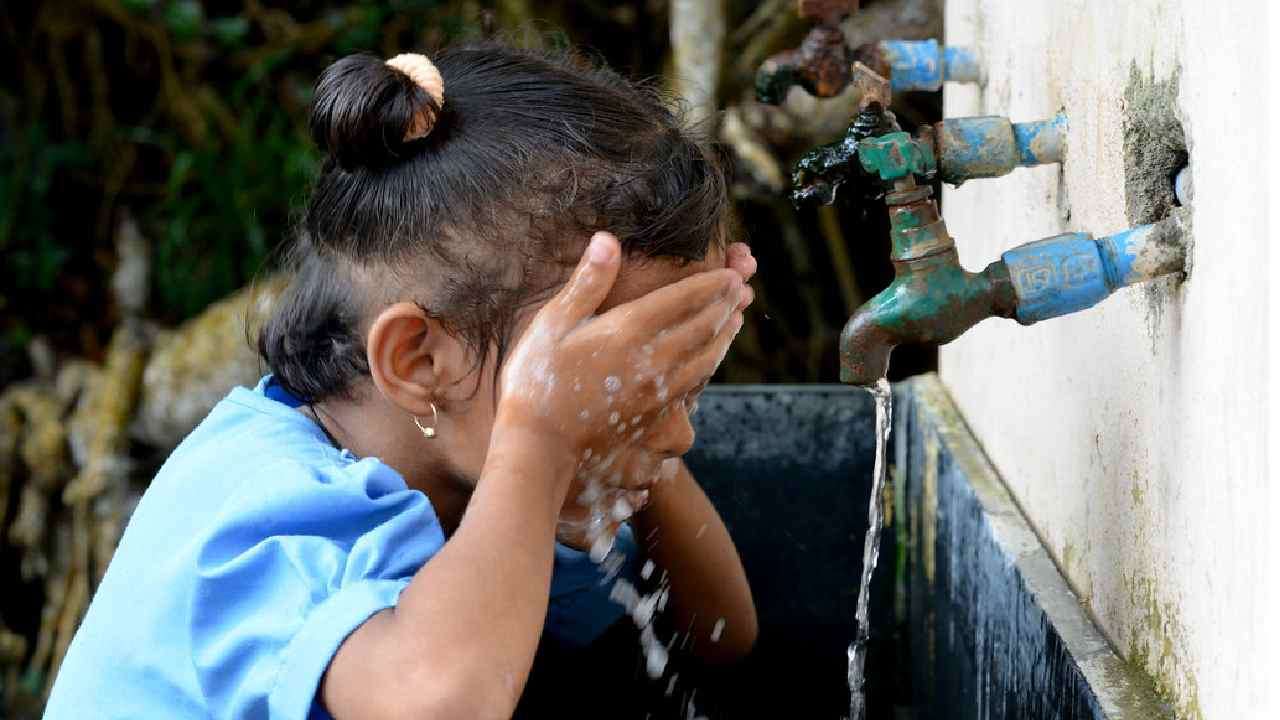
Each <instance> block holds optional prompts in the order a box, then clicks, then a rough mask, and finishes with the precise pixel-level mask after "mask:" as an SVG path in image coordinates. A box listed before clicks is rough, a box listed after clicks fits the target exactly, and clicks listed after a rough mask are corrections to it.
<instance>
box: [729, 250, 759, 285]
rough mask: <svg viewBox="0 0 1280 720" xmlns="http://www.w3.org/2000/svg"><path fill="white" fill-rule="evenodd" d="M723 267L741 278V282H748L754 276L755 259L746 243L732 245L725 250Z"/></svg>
mask: <svg viewBox="0 0 1280 720" xmlns="http://www.w3.org/2000/svg"><path fill="white" fill-rule="evenodd" d="M725 267H727V268H729V269H730V270H733V271H734V272H737V273H738V274H739V275H741V276H742V281H743V282H747V281H749V280H750V279H751V278H752V276H754V275H755V274H756V267H757V263H756V259H755V257H754V256H752V254H751V248H749V247H747V244H746V243H734V244H732V245H730V246H729V247H728V248H727V249H726V250H725Z"/></svg>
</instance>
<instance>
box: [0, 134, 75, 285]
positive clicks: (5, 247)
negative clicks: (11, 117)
mask: <svg viewBox="0 0 1280 720" xmlns="http://www.w3.org/2000/svg"><path fill="white" fill-rule="evenodd" d="M15 135H17V137H16V138H14V140H16V142H0V253H2V254H3V255H4V257H5V263H4V264H3V268H2V269H0V278H3V280H4V282H3V284H2V286H3V288H5V289H4V290H0V307H2V306H4V305H8V304H10V302H11V300H10V299H9V298H7V297H6V295H7V294H9V292H10V290H9V289H12V291H14V292H18V293H21V292H23V291H29V290H39V291H47V290H50V289H52V288H53V285H54V280H55V279H56V278H57V275H58V272H59V271H60V270H61V269H62V266H63V264H64V263H65V262H66V260H67V258H68V256H69V255H70V254H71V252H72V250H71V249H70V248H68V247H66V246H65V245H64V244H63V243H60V242H58V241H57V240H56V239H55V238H54V236H53V233H52V232H51V229H52V226H53V223H54V216H55V213H56V208H57V202H56V197H55V196H54V193H53V190H54V180H55V179H56V178H57V176H58V175H59V174H60V173H63V172H67V171H70V170H75V169H84V168H86V167H88V166H89V164H90V154H89V150H88V148H87V147H86V146H85V145H84V144H83V143H80V142H76V141H70V142H56V141H53V140H52V139H51V138H50V137H49V135H48V133H47V132H46V131H45V129H44V128H42V127H41V126H39V125H36V126H31V127H28V128H25V129H24V130H22V131H21V132H19V133H15Z"/></svg>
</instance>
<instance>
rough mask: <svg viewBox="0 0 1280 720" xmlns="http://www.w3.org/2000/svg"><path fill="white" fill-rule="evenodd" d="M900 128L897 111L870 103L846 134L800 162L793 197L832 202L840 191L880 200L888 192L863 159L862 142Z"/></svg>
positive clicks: (797, 201)
mask: <svg viewBox="0 0 1280 720" xmlns="http://www.w3.org/2000/svg"><path fill="white" fill-rule="evenodd" d="M896 132H900V129H899V127H898V121H897V118H895V117H894V115H893V113H892V112H889V111H888V110H886V109H885V108H884V106H883V105H881V104H880V103H877V102H872V103H870V104H869V105H867V106H866V107H864V108H863V109H862V111H861V112H859V113H858V115H857V116H856V117H854V119H853V122H852V123H850V124H849V128H848V129H847V130H846V131H845V135H844V137H842V138H840V139H839V140H837V141H835V142H832V143H828V144H826V145H819V146H818V147H816V148H814V149H812V150H810V151H809V152H807V153H805V154H804V155H803V156H802V157H801V158H800V160H798V161H797V162H796V165H795V170H794V172H793V173H792V176H791V201H792V202H793V203H794V204H795V205H796V206H797V207H802V206H804V205H807V204H810V203H814V202H817V203H821V204H823V205H830V204H832V203H833V202H835V199H836V193H837V191H839V192H842V193H845V194H846V195H849V194H851V195H852V197H853V198H854V199H855V201H857V202H864V203H870V202H872V201H875V200H878V199H879V198H880V197H881V196H883V195H884V191H885V186H884V183H883V182H881V181H880V180H878V179H877V178H876V176H875V175H874V174H873V173H868V171H867V170H866V169H865V168H864V165H863V164H862V163H861V162H859V160H858V153H859V144H860V143H861V142H863V141H864V140H866V139H868V138H874V137H880V136H888V135H890V134H893V133H896Z"/></svg>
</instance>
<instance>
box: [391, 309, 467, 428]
mask: <svg viewBox="0 0 1280 720" xmlns="http://www.w3.org/2000/svg"><path fill="white" fill-rule="evenodd" d="M365 352H366V353H367V356H368V360H369V374H370V375H371V376H372V377H373V384H374V386H375V387H377V388H378V391H379V392H381V393H382V394H383V396H385V397H386V398H387V399H388V400H390V401H391V402H392V403H394V404H395V405H397V406H398V407H400V409H402V410H404V411H405V412H406V413H408V414H410V415H413V416H415V417H421V416H424V415H426V416H429V415H430V414H431V403H432V402H433V401H434V400H437V399H438V398H439V397H440V395H441V394H442V392H443V390H444V389H445V388H447V387H449V386H450V385H453V384H456V383H457V382H458V381H460V380H462V378H463V377H465V376H466V374H467V372H468V370H469V365H467V350H466V347H464V346H463V344H462V343H461V342H459V341H458V340H457V339H456V338H454V337H453V336H452V335H450V334H449V333H448V332H446V331H445V329H444V326H442V325H441V324H440V321H438V320H436V319H435V318H433V317H431V316H429V315H427V313H426V312H424V311H423V309H422V308H421V307H418V306H417V305H415V304H413V303H410V302H399V303H396V304H394V305H392V306H390V307H388V308H386V309H384V310H383V311H382V312H380V313H378V316H377V317H375V318H374V320H373V323H372V324H371V325H370V326H369V338H368V341H367V343H366V350H365Z"/></svg>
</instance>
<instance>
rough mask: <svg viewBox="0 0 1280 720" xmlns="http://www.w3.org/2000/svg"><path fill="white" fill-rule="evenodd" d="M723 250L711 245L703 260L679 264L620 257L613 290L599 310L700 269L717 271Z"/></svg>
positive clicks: (720, 263)
mask: <svg viewBox="0 0 1280 720" xmlns="http://www.w3.org/2000/svg"><path fill="white" fill-rule="evenodd" d="M724 264H725V258H724V251H722V250H720V249H719V248H715V247H713V248H712V249H711V250H709V251H708V252H707V257H706V258H705V259H703V260H699V261H697V262H691V263H681V262H678V261H676V260H666V259H655V260H625V259H624V260H623V263H622V271H621V273H619V275H618V281H617V282H616V283H614V285H613V291H612V292H610V293H609V296H608V297H606V298H605V300H604V303H603V304H602V305H601V306H600V310H601V311H604V310H608V309H609V308H612V307H615V306H617V305H621V304H623V303H628V302H631V301H632V300H635V299H636V298H640V297H644V296H645V295H647V294H649V293H651V292H653V291H654V290H657V289H658V288H660V287H663V286H665V285H670V284H671V283H675V282H679V281H681V280H683V279H685V278H687V277H689V276H691V275H697V274H698V273H700V272H706V271H708V270H716V269H718V268H722V267H724V266H725V265H724Z"/></svg>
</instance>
